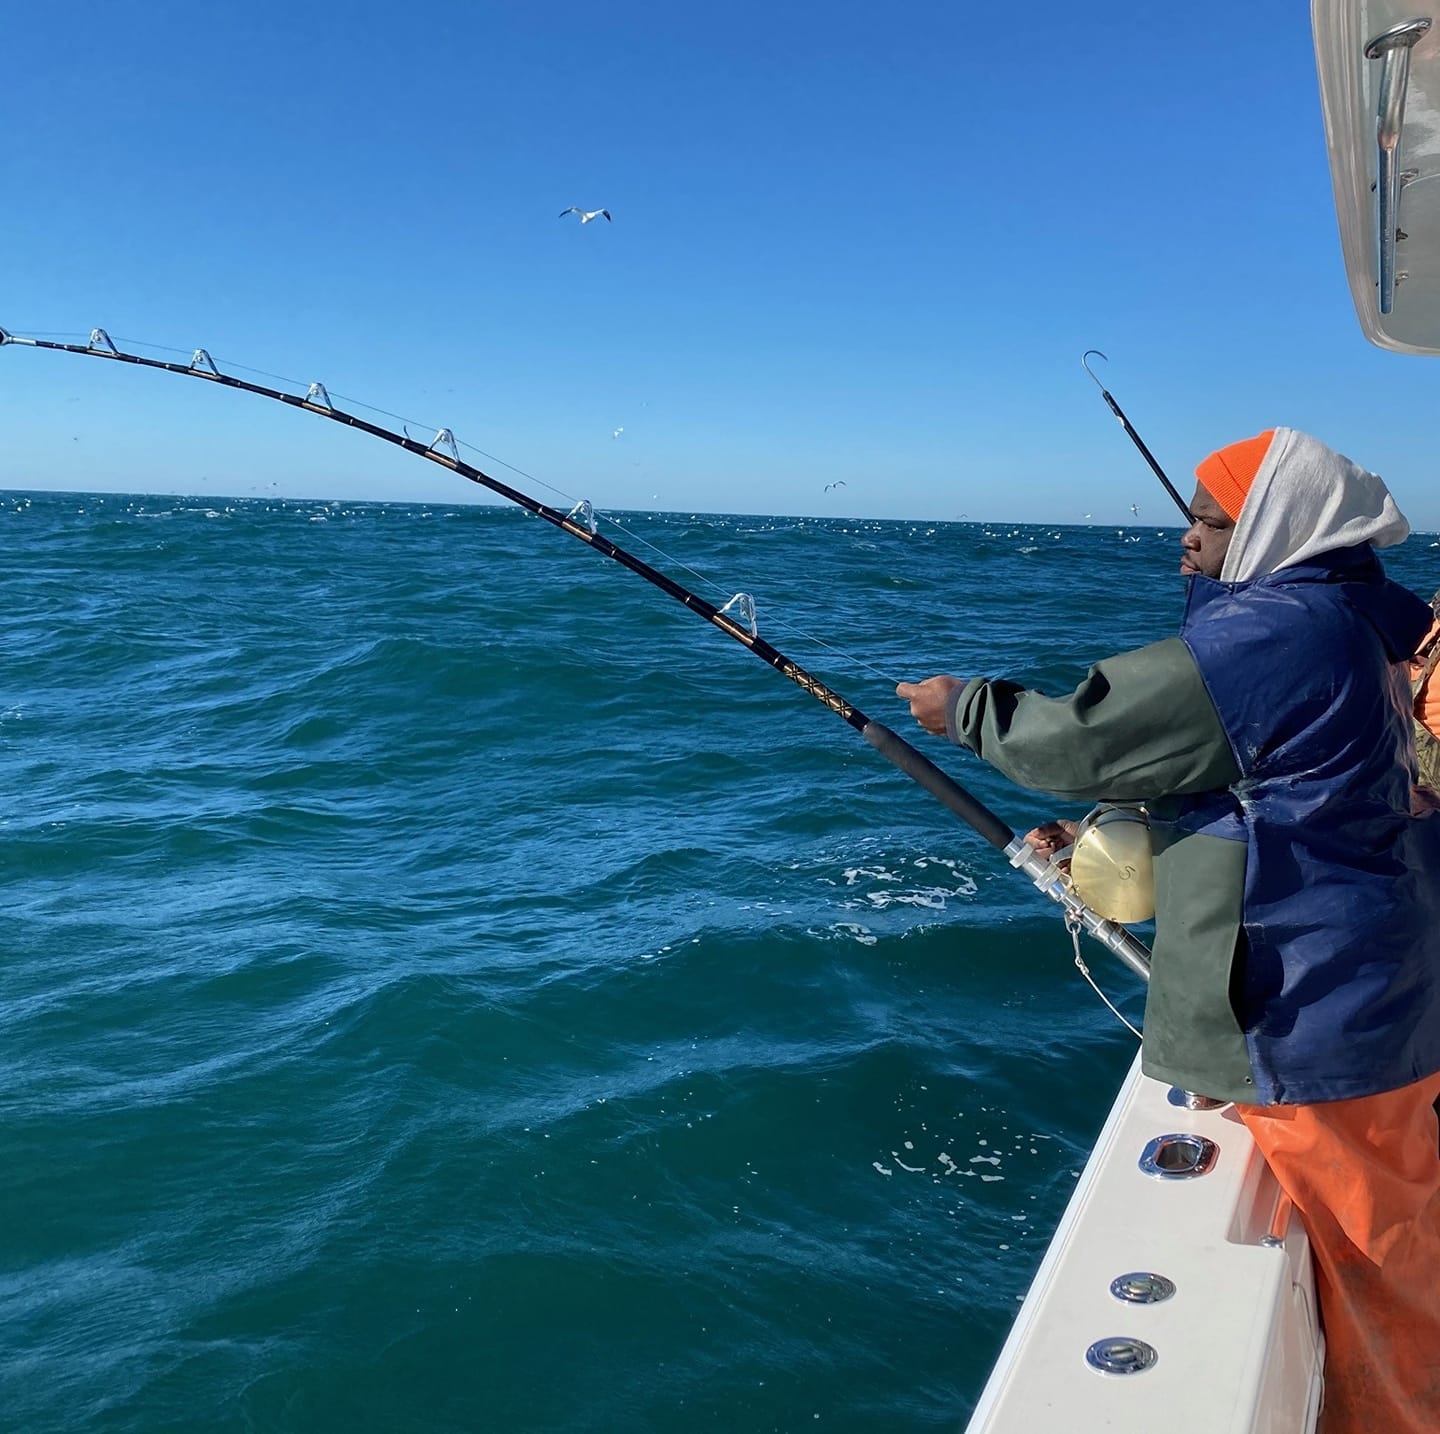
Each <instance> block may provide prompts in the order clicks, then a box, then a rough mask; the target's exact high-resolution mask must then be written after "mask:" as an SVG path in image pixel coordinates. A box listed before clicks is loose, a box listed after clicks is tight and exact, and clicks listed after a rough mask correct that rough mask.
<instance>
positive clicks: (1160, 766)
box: [946, 637, 1240, 801]
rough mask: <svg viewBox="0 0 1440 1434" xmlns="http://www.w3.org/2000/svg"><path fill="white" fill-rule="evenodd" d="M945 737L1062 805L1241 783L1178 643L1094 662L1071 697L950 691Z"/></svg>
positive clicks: (975, 685)
mask: <svg viewBox="0 0 1440 1434" xmlns="http://www.w3.org/2000/svg"><path fill="white" fill-rule="evenodd" d="M946 719H947V720H946V726H947V730H948V732H949V735H950V738H951V740H952V741H954V742H958V743H959V744H960V745H961V746H963V747H968V748H969V749H970V750H971V751H972V752H974V753H975V754H976V755H977V756H979V757H982V758H983V759H984V760H985V761H987V762H989V763H990V764H991V766H993V767H995V768H997V769H998V770H999V771H1001V772H1003V773H1004V774H1005V775H1006V776H1007V777H1009V778H1010V780H1011V781H1012V782H1016V783H1018V784H1019V785H1020V786H1022V787H1029V788H1031V789H1032V790H1034V791H1037V792H1049V793H1050V794H1051V795H1053V796H1056V797H1060V798H1062V799H1064V800H1067V801H1146V800H1153V799H1154V798H1157V797H1163V796H1180V795H1183V794H1185V793H1189V792H1208V791H1214V790H1216V789H1217V788H1220V787H1228V786H1229V785H1230V784H1231V783H1232V782H1234V781H1237V780H1238V779H1239V776H1240V771H1239V768H1238V767H1237V766H1236V764H1235V758H1234V756H1233V755H1232V753H1231V751H1230V743H1229V742H1228V740H1227V739H1226V736H1225V729H1224V728H1223V727H1222V726H1221V725H1220V718H1219V715H1218V714H1217V713H1216V711H1215V704H1214V703H1213V702H1211V700H1210V695H1209V693H1208V692H1206V690H1205V684H1204V682H1203V680H1202V679H1201V676H1200V670H1199V668H1197V667H1196V666H1195V659H1194V658H1193V657H1192V656H1191V655H1190V649H1189V648H1188V647H1186V645H1185V644H1184V643H1183V642H1182V641H1181V640H1180V639H1179V638H1178V637H1170V638H1166V639H1165V641H1164V642H1156V643H1152V644H1151V645H1150V646H1149V647H1141V648H1137V649H1136V650H1135V651H1134V652H1122V653H1121V654H1120V655H1119V656H1118V657H1107V658H1106V659H1105V660H1104V661H1103V662H1097V663H1096V664H1095V666H1094V667H1092V668H1091V669H1090V671H1089V672H1088V673H1087V674H1086V676H1085V680H1084V681H1083V682H1082V683H1081V684H1080V685H1079V687H1077V688H1076V689H1075V691H1074V692H1072V693H1071V694H1070V695H1069V696H1068V697H1045V696H1043V695H1042V694H1040V693H1039V692H1029V691H1027V690H1026V689H1025V688H1023V687H1020V686H1018V685H1017V684H1015V683H1013V682H1001V681H991V680H989V679H987V678H976V679H974V680H973V681H971V682H967V683H966V684H965V685H964V686H963V687H961V688H958V689H957V690H956V691H955V692H954V693H952V694H951V698H950V704H949V707H948V709H947V712H946Z"/></svg>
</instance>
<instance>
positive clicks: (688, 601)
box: [0, 329, 1150, 979]
mask: <svg viewBox="0 0 1440 1434" xmlns="http://www.w3.org/2000/svg"><path fill="white" fill-rule="evenodd" d="M5 345H19V346H24V347H27V348H35V349H49V350H52V351H55V352H59V353H72V354H82V355H85V356H86V357H89V358H100V359H108V360H110V361H111V362H113V363H127V364H134V365H136V366H138V367H141V368H155V369H162V370H164V371H165V372H166V373H174V374H179V375H181V376H182V377H187V378H195V379H200V380H202V381H204V382H206V383H218V384H220V385H221V386H222V387H224V388H235V389H240V390H242V391H244V392H246V393H254V394H258V395H259V396H260V397H262V398H270V399H274V400H275V401H276V402H277V403H283V404H287V405H288V406H289V407H291V408H303V409H304V410H305V411H306V412H307V413H313V414H316V415H318V416H319V417H321V418H329V419H332V420H333V421H334V422H336V423H341V424H344V425H345V426H346V427H347V428H358V429H359V430H360V431H361V432H362V433H368V434H370V435H371V436H372V437H374V438H380V439H383V440H384V441H385V442H387V443H393V444H394V445H395V446H396V447H397V448H403V449H404V450H405V451H406V452H407V453H413V454H415V455H416V456H417V457H420V458H426V459H429V460H430V462H432V463H438V464H440V465H441V466H442V467H444V468H448V469H450V471H451V472H453V473H458V474H459V475H460V476H461V477H462V478H467V479H469V480H470V481H471V482H472V483H477V484H479V485H480V486H481V487H483V488H488V489H489V490H490V491H491V492H492V493H496V494H498V495H499V496H500V497H502V498H504V499H506V500H507V501H509V502H511V503H514V504H516V505H517V506H518V507H520V508H523V509H524V510H525V511H526V512H528V513H532V514H534V515H535V516H536V517H538V518H543V519H544V520H545V521H546V522H547V523H550V524H552V525H553V526H555V527H557V528H560V529H561V530H562V531H564V532H566V533H569V534H570V536H571V537H573V538H578V539H579V540H580V541H581V542H583V543H586V544H588V545H589V546H590V547H592V548H594V549H595V551H596V552H598V553H600V554H602V555H603V556H605V557H607V558H611V559H613V560H614V561H615V562H617V563H619V564H620V565H621V566H622V567H626V568H629V569H630V571H631V572H633V573H635V574H636V575H637V576H638V577H641V578H644V579H645V581H646V582H648V583H652V584H653V585H654V586H655V587H658V588H659V589H660V590H661V591H662V592H664V593H666V594H667V595H668V596H670V597H672V598H674V599H675V601H676V602H678V603H680V604H682V605H683V606H684V607H687V608H689V609H690V611H691V612H693V613H697V614H698V615H699V616H700V617H703V618H704V619H705V620H706V622H708V623H710V624H711V625H712V626H714V627H718V628H719V629H720V631H721V632H723V633H725V634H726V635H727V636H728V637H731V638H733V639H734V640H735V641H736V642H738V643H739V644H740V645H741V646H742V647H745V648H747V649H748V650H749V651H750V652H752V653H754V655H755V656H756V657H758V658H759V659H760V660H761V661H762V662H764V663H766V664H768V665H769V666H770V667H773V668H774V669H775V670H776V671H777V672H779V673H780V674H781V676H783V677H788V678H789V679H790V681H792V682H793V683H795V684H796V686H798V687H800V688H802V689H803V690H804V691H806V692H808V693H809V694H810V695H811V696H812V697H813V698H815V700H816V701H817V702H819V703H820V704H821V705H822V706H824V707H827V708H828V709H829V710H830V711H831V712H833V713H835V715H836V716H837V717H839V718H841V719H842V720H843V721H844V722H846V723H848V724H849V725H850V726H851V727H853V728H854V729H855V730H856V731H857V732H859V733H860V735H861V736H862V737H864V739H865V740H866V741H867V742H868V743H869V744H870V745H871V746H872V747H874V748H875V750H876V751H877V752H879V753H880V755H881V756H883V757H884V758H885V759H886V760H887V761H889V762H891V763H893V764H894V765H895V766H896V767H898V768H899V769H900V770H901V771H902V772H904V773H905V775H906V776H908V777H910V778H911V779H912V780H913V781H915V782H916V783H918V784H919V785H920V786H922V787H924V788H925V790H926V791H927V792H929V793H930V795H931V796H933V797H934V798H935V799H936V800H937V801H938V802H940V803H941V805H943V806H944V807H946V808H947V809H948V810H949V811H951V812H953V813H954V814H955V815H956V816H958V817H959V818H960V819H961V820H962V821H964V822H966V823H967V824H968V825H969V826H971V827H972V828H973V829H974V830H975V831H976V832H977V833H978V834H979V835H980V836H981V837H983V838H984V839H985V840H986V841H987V842H989V843H990V845H991V846H993V847H996V848H998V849H999V850H1000V851H1002V852H1003V853H1004V854H1005V856H1006V857H1007V858H1008V859H1009V861H1010V864H1011V866H1013V867H1015V868H1016V870H1018V871H1023V872H1024V873H1025V874H1026V875H1027V876H1029V877H1030V878H1031V880H1032V881H1033V882H1034V883H1035V885H1036V886H1037V887H1038V888H1039V890H1041V891H1042V892H1044V893H1045V895H1047V896H1049V897H1050V898H1051V900H1053V901H1055V902H1056V903H1057V904H1058V905H1059V906H1060V907H1061V908H1062V909H1063V910H1064V913H1065V915H1066V918H1067V920H1068V921H1073V922H1077V923H1078V924H1079V925H1080V926H1082V927H1083V928H1084V929H1085V930H1086V931H1087V932H1088V933H1089V934H1090V935H1091V936H1092V937H1094V939H1095V940H1096V941H1098V942H1100V944H1101V945H1103V946H1105V947H1106V948H1107V949H1108V950H1109V951H1110V952H1111V953H1112V954H1114V955H1115V956H1117V957H1119V959H1120V960H1121V961H1123V962H1124V963H1125V964H1126V965H1127V966H1129V967H1130V969H1131V970H1132V971H1134V972H1136V974H1137V975H1140V976H1142V977H1145V978H1147V979H1148V977H1149V971H1150V961H1149V956H1150V953H1149V951H1148V950H1147V949H1146V947H1145V946H1144V944H1143V943H1142V942H1140V941H1139V940H1137V939H1136V938H1135V937H1134V936H1132V935H1131V934H1130V932H1129V931H1127V930H1126V929H1125V927H1123V926H1121V925H1119V924H1118V923H1116V922H1112V921H1107V920H1106V919H1105V918H1104V917H1102V916H1100V915H1099V914H1098V913H1096V912H1094V911H1092V910H1091V909H1090V908H1089V907H1088V906H1086V905H1085V903H1084V902H1082V901H1081V900H1080V898H1079V896H1077V895H1076V893H1075V891H1074V890H1073V888H1072V887H1071V886H1070V883H1069V882H1068V880H1067V879H1065V878H1064V877H1063V876H1061V875H1060V874H1059V873H1057V870H1056V867H1055V864H1054V863H1053V862H1047V861H1046V860H1045V858H1044V857H1042V856H1040V855H1039V854H1038V853H1037V852H1036V851H1035V850H1034V849H1033V848H1032V847H1030V846H1028V845H1027V844H1026V843H1025V842H1024V841H1022V840H1021V839H1020V838H1019V837H1017V836H1016V835H1015V833H1014V832H1012V831H1011V830H1010V828H1009V827H1008V826H1006V825H1005V823H1004V822H1003V821H1002V820H1001V819H1000V818H999V817H998V816H996V814H995V813H994V812H992V811H991V810H990V809H989V808H988V807H987V806H985V804H984V803H983V802H981V801H980V800H979V799H978V798H977V797H975V796H973V795H972V794H971V793H970V792H968V791H966V789H965V788H964V787H962V786H961V785H960V783H959V782H957V781H956V780H955V779H954V778H953V777H951V776H950V775H949V774H948V773H947V772H944V771H942V770H941V769H940V768H939V767H937V766H936V765H935V763H934V762H932V761H931V760H930V759H929V758H928V757H926V756H925V755H924V754H923V753H921V752H919V751H917V750H916V749H915V748H914V747H912V746H911V745H910V743H909V742H907V741H905V739H904V738H903V737H900V736H898V735H897V734H896V733H894V732H892V731H891V730H890V728H888V727H886V726H885V725H884V724H883V723H880V722H875V721H872V720H871V719H870V718H869V717H867V716H866V715H865V714H864V713H863V712H862V711H860V709H859V708H858V707H856V706H854V704H852V703H851V702H848V701H847V700H846V699H845V698H844V697H842V696H841V695H840V694H839V693H838V692H836V691H834V690H833V689H832V688H831V687H829V686H827V685H826V684H825V683H824V682H822V681H821V680H820V679H819V678H818V677H816V676H814V675H813V674H812V673H810V672H807V671H806V670H805V669H804V668H803V667H801V666H800V664H799V663H797V662H794V661H792V660H791V659H790V658H789V657H787V656H786V655H785V654H784V653H783V652H781V651H780V650H779V649H778V648H777V647H774V646H772V644H771V643H770V642H768V641H767V640H766V639H765V638H763V637H761V636H760V633H759V628H758V624H757V622H756V619H755V607H754V600H753V599H752V598H751V597H750V595H749V594H748V593H736V594H735V596H734V597H732V598H731V599H730V601H729V602H728V603H726V604H725V606H724V607H716V606H715V604H714V603H711V602H709V601H707V600H706V599H705V598H702V597H700V596H699V595H698V594H696V593H693V592H691V591H690V590H689V589H688V588H686V587H684V586H683V585H682V584H680V583H678V582H676V581H675V580H674V579H673V578H671V577H669V576H668V575H666V574H665V573H662V572H660V571H659V570H658V569H657V568H653V567H651V566H650V564H649V563H647V562H645V560H644V559H643V558H637V557H636V556H635V555H634V554H633V553H630V552H628V551H627V550H626V549H624V548H622V547H620V546H619V545H618V544H616V543H613V542H611V541H610V539H609V538H607V537H604V536H603V535H602V534H601V533H599V532H598V530H597V527H596V521H595V514H594V510H593V509H592V508H591V506H590V504H589V503H588V502H586V501H584V500H582V501H581V502H579V503H577V504H576V505H575V507H574V508H572V509H571V511H570V512H568V513H562V512H561V511H560V510H559V509H558V508H552V507H550V506H549V505H548V504H545V503H542V502H540V501H539V500H538V499H536V498H532V497H531V496H530V495H529V494H528V493H523V492H521V491H520V490H519V489H518V488H512V487H511V486H510V485H509V484H508V483H505V482H502V481H501V480H500V479H499V478H496V477H493V476H492V475H490V474H488V473H483V472H481V470H480V469H478V468H476V467H474V466H473V465H471V464H469V463H466V462H465V461H464V460H463V459H462V458H461V457H460V455H459V451H458V450H457V448H456V445H455V437H454V435H453V434H452V433H451V432H450V430H449V429H447V428H442V429H440V430H439V431H438V432H437V433H436V435H435V437H434V438H433V439H431V441H430V442H429V443H428V444H425V443H422V442H421V441H420V440H419V439H415V438H409V437H407V436H405V435H404V434H400V433H395V432H393V431H392V430H391V429H388V428H382V427H381V426H380V425H379V424H375V423H371V422H370V421H369V420H368V419H364V418H359V417H357V416H356V415H355V414H353V413H350V412H347V411H346V410H344V409H339V408H336V407H335V405H334V403H333V402H332V400H331V398H330V395H329V394H328V393H327V392H326V390H325V386H324V384H322V383H312V384H311V385H310V386H309V388H308V389H307V390H306V392H305V394H304V396H303V397H302V396H301V395H299V394H294V393H285V392H283V391H281V390H279V389H274V388H267V387H266V386H265V385H263V384H258V383H252V382H250V380H248V379H243V378H237V377H235V375H234V374H231V373H222V372H221V371H220V370H219V369H218V368H217V367H216V366H215V361H214V360H213V359H212V358H211V357H210V355H209V354H208V353H207V352H206V351H205V350H204V349H196V350H195V351H194V354H193V355H192V357H191V359H190V362H189V363H188V364H183V365H182V364H179V363H170V362H168V361H166V360H164V359H154V358H146V357H144V356H143V355H141V354H134V353H129V352H125V351H122V350H120V349H118V348H116V346H115V344H114V342H113V341H112V340H111V338H110V336H109V335H108V334H107V333H106V332H105V331H104V329H95V330H93V331H92V332H91V334H90V338H89V340H88V341H87V342H86V343H84V344H70V343H61V342H58V341H55V340H51V339H40V338H28V337H27V338H22V337H20V336H18V335H15V334H12V333H10V332H8V331H7V330H5V329H0V346H5ZM178 352H183V350H179V351H178ZM280 381H281V382H291V380H288V379H282V380H280ZM297 387H298V384H297ZM402 421H403V420H402ZM731 608H735V609H736V616H733V617H732V616H731V615H730V609H731Z"/></svg>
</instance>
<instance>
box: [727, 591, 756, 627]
mask: <svg viewBox="0 0 1440 1434" xmlns="http://www.w3.org/2000/svg"><path fill="white" fill-rule="evenodd" d="M732 607H733V608H734V609H735V620H736V621H737V622H741V623H744V624H745V627H746V628H747V630H748V631H749V633H750V636H751V637H759V636H760V627H759V624H758V623H757V622H756V621H755V599H754V598H753V597H751V596H750V594H749V593H736V594H735V596H734V597H732V598H731V599H730V601H729V602H727V603H726V604H725V606H724V607H722V608H721V609H720V611H721V612H722V613H724V612H729V611H730V609H731V608H732Z"/></svg>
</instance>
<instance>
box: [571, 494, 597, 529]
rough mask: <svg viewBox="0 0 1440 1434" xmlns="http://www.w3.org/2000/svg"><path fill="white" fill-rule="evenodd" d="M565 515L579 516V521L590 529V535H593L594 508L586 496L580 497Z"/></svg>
mask: <svg viewBox="0 0 1440 1434" xmlns="http://www.w3.org/2000/svg"><path fill="white" fill-rule="evenodd" d="M565 516H566V517H567V518H579V519H580V521H581V522H582V523H584V524H585V526H586V527H587V528H589V529H590V535H591V537H594V535H595V532H596V527H595V509H594V507H593V506H592V505H591V503H590V500H589V499H588V498H582V499H581V500H580V501H579V502H578V503H577V504H576V505H575V506H574V507H573V508H571V510H570V511H569V512H568V513H566V515H565Z"/></svg>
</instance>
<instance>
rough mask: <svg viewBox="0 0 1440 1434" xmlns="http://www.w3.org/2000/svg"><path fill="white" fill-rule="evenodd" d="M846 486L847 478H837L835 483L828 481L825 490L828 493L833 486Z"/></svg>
mask: <svg viewBox="0 0 1440 1434" xmlns="http://www.w3.org/2000/svg"><path fill="white" fill-rule="evenodd" d="M844 486H845V480H844V479H843V478H837V479H836V480H835V481H834V482H833V483H827V484H826V485H825V491H826V492H827V493H828V492H829V491H830V490H831V489H832V488H843V487H844Z"/></svg>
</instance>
